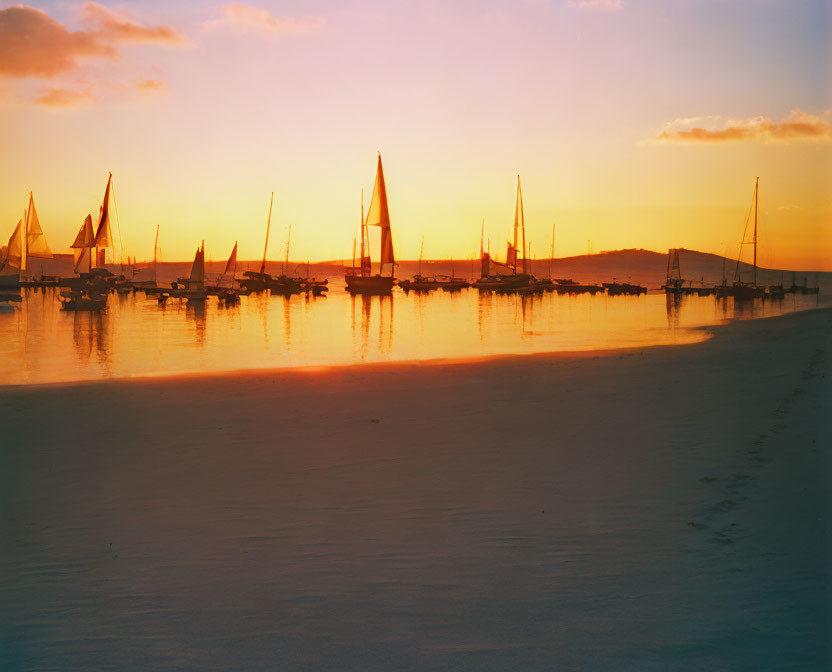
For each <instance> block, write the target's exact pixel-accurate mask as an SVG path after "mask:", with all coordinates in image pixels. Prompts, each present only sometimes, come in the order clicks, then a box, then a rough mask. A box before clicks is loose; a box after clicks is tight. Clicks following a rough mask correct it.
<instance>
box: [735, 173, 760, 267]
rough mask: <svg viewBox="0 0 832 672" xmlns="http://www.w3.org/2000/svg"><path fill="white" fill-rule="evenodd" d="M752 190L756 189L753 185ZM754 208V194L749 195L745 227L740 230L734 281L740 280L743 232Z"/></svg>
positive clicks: (745, 231)
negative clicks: (749, 203)
mask: <svg viewBox="0 0 832 672" xmlns="http://www.w3.org/2000/svg"><path fill="white" fill-rule="evenodd" d="M754 190H755V191H756V190H757V187H756V185H755V187H754ZM753 210H754V196H753V195H752V196H751V205H749V206H748V213H747V214H746V215H745V228H743V230H742V240H741V241H740V252H739V254H738V255H737V265H736V267H735V268H734V282H738V281H739V280H740V259H741V258H742V246H743V245H746V242H745V234H746V233H747V232H748V223H749V222H750V221H751V213H752V211H753Z"/></svg>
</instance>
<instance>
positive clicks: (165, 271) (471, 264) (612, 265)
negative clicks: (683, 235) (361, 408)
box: [29, 249, 832, 289]
mask: <svg viewBox="0 0 832 672" xmlns="http://www.w3.org/2000/svg"><path fill="white" fill-rule="evenodd" d="M679 257H680V263H681V267H682V277H683V278H684V279H685V280H689V281H693V284H694V285H699V284H701V283H702V282H703V279H704V282H705V284H709V285H713V284H718V283H720V282H722V273H723V263H724V269H725V275H726V277H727V279H728V281H729V282H730V281H731V279H732V278H733V275H734V269H735V268H736V263H737V262H736V260H734V259H724V258H723V257H721V256H719V255H716V254H709V253H707V252H697V251H695V250H686V249H681V250H680V252H679ZM351 263H352V262H351V260H346V264H347V265H350V264H351ZM190 266H191V264H190V262H163V263H160V264H159V281H160V282H164V283H169V282H170V281H171V280H175V279H176V278H177V277H181V276H184V275H187V273H188V272H189V270H190ZM282 266H283V264H282V263H281V262H278V261H270V262H269V263H268V264H267V270H268V271H269V272H270V273H274V274H279V273H280V272H281V270H282ZM138 267H139V268H140V269H144V270H142V271H141V274H142V276H145V274H146V273H148V271H149V267H150V264H149V263H147V262H145V263H140V264H138ZM224 267H225V262H224V261H213V262H206V264H205V270H206V273H207V274H208V275H209V276H214V275H218V274H219V273H221V272H222V270H223V269H224ZM259 267H260V262H259V261H240V262H239V263H238V264H237V273H238V275H240V274H242V273H243V271H245V270H247V269H251V270H257V269H259ZM41 268H42V269H43V273H45V274H47V275H64V276H68V275H72V255H69V254H58V255H55V258H54V259H30V260H29V269H30V272H31V273H32V274H33V275H35V276H37V275H39V274H40V272H41ZM109 268H110V270H112V271H113V272H115V273H120V272H121V267H120V266H119V265H117V264H113V265H109ZM344 268H345V267H344V266H343V265H342V262H340V261H328V262H321V263H317V264H310V265H309V275H312V276H316V277H319V278H323V277H327V278H332V279H334V280H335V279H340V278H342V277H343V275H344ZM374 268H377V266H376V265H375V264H374ZM421 268H422V273H423V274H424V275H451V273H453V274H454V275H455V276H458V277H465V278H474V277H479V274H480V265H479V260H476V261H471V260H470V259H468V260H456V261H450V260H425V261H423V262H422V264H421ZM550 268H551V274H552V277H553V278H572V279H573V280H576V281H578V282H610V281H612V280H613V279H617V280H619V281H623V282H627V281H630V282H636V283H639V284H641V285H645V286H646V287H648V288H649V289H657V288H659V287H661V285H662V284H663V283H664V281H665V274H666V270H667V255H666V254H662V253H659V252H653V251H651V250H638V249H629V250H615V251H611V252H600V253H598V254H592V255H586V254H584V255H580V256H576V257H563V258H561V259H554V260H552V261H551V262H550V261H549V260H547V259H536V260H534V261H533V262H532V273H533V274H534V275H537V276H538V277H547V276H548V274H549V269H550ZM287 270H288V272H289V274H291V275H306V273H307V267H306V263H305V262H300V263H299V262H289V264H288V267H287ZM418 271H419V262H418V261H401V262H399V264H398V265H397V267H396V276H397V277H399V278H409V277H411V276H412V275H414V274H415V273H417V272H418ZM740 272H741V274H742V278H743V279H744V280H750V277H751V267H750V265H749V264H745V263H743V264H740ZM757 278H758V282H760V283H763V284H775V283H779V282H780V281H781V278H782V281H783V282H784V283H785V284H787V285H790V284H791V283H792V272H791V271H788V270H786V271H781V270H779V269H758V272H757ZM804 279H805V281H806V282H808V284H809V285H814V284H816V283H819V284H820V285H821V286H829V287H830V288H831V289H832V273H812V272H808V273H807V272H803V271H799V272H797V273H796V274H795V280H796V282H797V283H798V284H802V283H803V282H804Z"/></svg>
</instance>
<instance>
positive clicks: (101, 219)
mask: <svg viewBox="0 0 832 672" xmlns="http://www.w3.org/2000/svg"><path fill="white" fill-rule="evenodd" d="M112 181H113V174H112V173H110V177H109V178H107V189H106V191H105V192H104V201H103V202H102V203H101V212H100V214H99V216H98V227H97V228H96V229H95V246H96V247H110V246H111V245H112V240H113V234H112V231H110V184H111V183H112Z"/></svg>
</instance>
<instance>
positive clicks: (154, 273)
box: [153, 224, 159, 282]
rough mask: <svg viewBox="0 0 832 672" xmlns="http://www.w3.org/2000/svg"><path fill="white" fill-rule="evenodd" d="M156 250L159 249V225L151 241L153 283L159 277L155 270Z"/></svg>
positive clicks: (156, 263) (156, 265) (156, 267)
mask: <svg viewBox="0 0 832 672" xmlns="http://www.w3.org/2000/svg"><path fill="white" fill-rule="evenodd" d="M158 248H159V225H158V224H157V225H156V239H155V240H154V241H153V281H154V282H156V280H157V279H158V277H159V272H158V270H157V269H158V262H157V258H156V250H157V249H158Z"/></svg>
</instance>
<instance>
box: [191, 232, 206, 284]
mask: <svg viewBox="0 0 832 672" xmlns="http://www.w3.org/2000/svg"><path fill="white" fill-rule="evenodd" d="M190 280H191V282H205V242H203V243H202V247H201V248H199V247H198V248H197V250H196V255H195V256H194V263H193V266H191V277H190Z"/></svg>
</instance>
